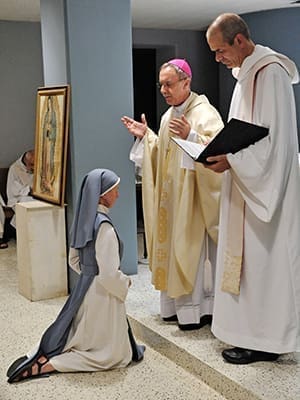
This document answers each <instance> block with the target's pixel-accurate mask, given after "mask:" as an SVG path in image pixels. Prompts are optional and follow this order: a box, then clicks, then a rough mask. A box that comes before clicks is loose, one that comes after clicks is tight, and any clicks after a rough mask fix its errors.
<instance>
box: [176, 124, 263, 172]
mask: <svg viewBox="0 0 300 400" xmlns="http://www.w3.org/2000/svg"><path fill="white" fill-rule="evenodd" d="M268 134H269V129H268V128H265V127H263V126H259V125H255V124H251V123H249V122H246V121H241V120H239V119H236V118H232V119H231V120H230V121H229V122H228V123H227V124H226V125H225V126H224V128H223V129H222V130H221V131H220V132H219V133H218V134H217V135H216V136H215V137H214V139H213V140H212V141H211V142H210V143H209V144H208V145H207V146H205V147H203V145H200V144H199V143H193V142H189V141H187V140H182V139H177V138H175V137H171V139H172V140H173V141H174V142H175V143H176V144H177V145H178V146H180V147H181V148H182V150H184V151H185V152H186V153H187V154H188V155H189V156H190V157H192V158H193V159H194V160H195V161H197V162H201V163H203V164H209V162H207V161H206V159H207V157H211V156H218V155H220V154H227V153H233V154H234V153H236V152H238V151H240V150H242V149H244V148H246V147H248V146H250V145H251V144H254V143H255V142H257V141H258V140H261V139H262V138H264V137H265V136H267V135H268Z"/></svg>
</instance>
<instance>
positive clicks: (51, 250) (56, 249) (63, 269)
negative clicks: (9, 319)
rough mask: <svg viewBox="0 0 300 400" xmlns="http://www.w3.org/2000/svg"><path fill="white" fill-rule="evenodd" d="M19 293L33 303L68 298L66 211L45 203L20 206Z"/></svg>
mask: <svg viewBox="0 0 300 400" xmlns="http://www.w3.org/2000/svg"><path fill="white" fill-rule="evenodd" d="M16 217H17V264H18V281H19V293H20V294H21V295H23V296H24V297H26V298H27V299H29V300H31V301H36V300H43V299H50V298H54V297H60V296H66V295H67V293H68V285H67V256H66V231H65V209H64V207H59V206H55V205H51V204H48V203H45V202H42V201H30V202H25V203H18V204H17V206H16Z"/></svg>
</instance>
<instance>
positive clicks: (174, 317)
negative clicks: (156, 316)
mask: <svg viewBox="0 0 300 400" xmlns="http://www.w3.org/2000/svg"><path fill="white" fill-rule="evenodd" d="M163 321H165V322H174V321H175V322H177V321H178V319H177V315H176V314H175V315H171V317H163Z"/></svg>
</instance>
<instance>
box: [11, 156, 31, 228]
mask: <svg viewBox="0 0 300 400" xmlns="http://www.w3.org/2000/svg"><path fill="white" fill-rule="evenodd" d="M22 158H23V155H22V156H21V157H20V158H18V159H17V160H16V161H15V162H14V163H13V164H12V165H11V166H10V167H9V170H8V175H7V189H6V190H7V206H8V207H11V208H12V209H13V210H14V211H16V204H17V203H21V202H26V201H32V200H34V198H33V197H32V196H30V190H31V188H32V185H33V174H32V173H31V172H29V171H28V170H27V169H26V167H25V165H24V163H23V162H22ZM10 223H11V225H12V226H13V227H14V228H15V227H16V216H15V215H14V216H13V218H12V220H11V222H10Z"/></svg>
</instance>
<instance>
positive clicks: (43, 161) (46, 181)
mask: <svg viewBox="0 0 300 400" xmlns="http://www.w3.org/2000/svg"><path fill="white" fill-rule="evenodd" d="M69 101H70V86H69V85H63V86H55V87H54V86H53V87H41V88H38V90H37V106H36V130H35V156H34V159H35V162H34V179H33V189H32V195H33V197H35V198H38V199H40V200H44V201H46V202H49V203H53V204H58V205H60V206H63V205H64V202H65V187H66V169H67V148H68V133H69Z"/></svg>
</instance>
